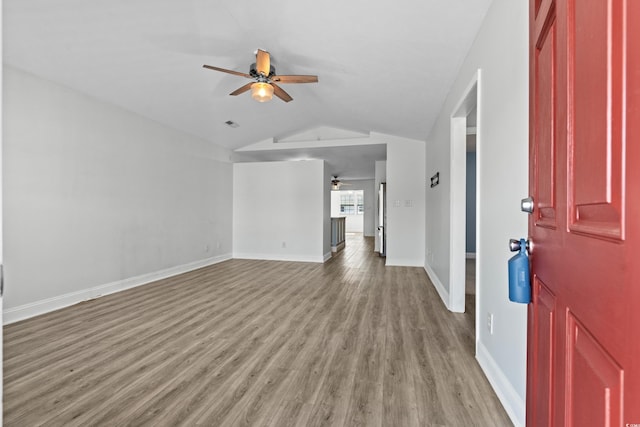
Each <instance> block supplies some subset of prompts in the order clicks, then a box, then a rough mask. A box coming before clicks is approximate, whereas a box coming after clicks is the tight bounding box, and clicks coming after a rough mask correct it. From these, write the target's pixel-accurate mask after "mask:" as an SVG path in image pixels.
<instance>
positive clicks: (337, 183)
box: [331, 175, 351, 190]
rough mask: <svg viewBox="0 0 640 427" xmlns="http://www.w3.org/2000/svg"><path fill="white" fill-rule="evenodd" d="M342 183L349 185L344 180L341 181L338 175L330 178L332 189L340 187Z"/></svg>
mask: <svg viewBox="0 0 640 427" xmlns="http://www.w3.org/2000/svg"><path fill="white" fill-rule="evenodd" d="M343 185H345V186H346V185H351V184H347V183H345V182H342V181H340V180H339V179H338V176H337V175H336V176H334V177H333V179H332V180H331V189H332V190H339V189H340V187H342V186H343Z"/></svg>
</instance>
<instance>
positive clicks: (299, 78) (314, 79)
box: [271, 76, 318, 83]
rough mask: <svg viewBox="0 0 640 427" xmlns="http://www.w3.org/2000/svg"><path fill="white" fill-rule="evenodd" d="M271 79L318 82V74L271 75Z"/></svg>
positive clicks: (279, 81) (276, 80) (277, 80)
mask: <svg viewBox="0 0 640 427" xmlns="http://www.w3.org/2000/svg"><path fill="white" fill-rule="evenodd" d="M271 81H273V82H278V83H318V76H273V77H271Z"/></svg>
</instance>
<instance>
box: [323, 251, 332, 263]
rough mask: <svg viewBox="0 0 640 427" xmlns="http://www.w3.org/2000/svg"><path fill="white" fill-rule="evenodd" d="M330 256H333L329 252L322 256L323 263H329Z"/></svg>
mask: <svg viewBox="0 0 640 427" xmlns="http://www.w3.org/2000/svg"><path fill="white" fill-rule="evenodd" d="M332 256H333V253H332V252H331V251H329V252H327V253H326V254H324V262H327V261H329V260H330V259H331V257H332Z"/></svg>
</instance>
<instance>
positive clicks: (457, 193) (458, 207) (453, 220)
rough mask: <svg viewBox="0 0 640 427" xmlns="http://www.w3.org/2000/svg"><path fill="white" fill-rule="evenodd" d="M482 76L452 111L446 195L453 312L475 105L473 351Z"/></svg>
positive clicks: (460, 294)
mask: <svg viewBox="0 0 640 427" xmlns="http://www.w3.org/2000/svg"><path fill="white" fill-rule="evenodd" d="M481 77H482V70H480V69H478V70H477V71H476V73H475V74H474V75H473V77H472V78H471V81H470V82H469V84H468V85H467V88H466V89H465V91H464V92H463V95H462V97H461V98H460V100H459V101H458V102H457V103H456V105H455V107H454V108H453V110H452V113H451V118H450V120H451V137H450V138H451V139H450V179H451V186H450V197H449V204H450V205H449V211H450V214H449V215H450V220H449V221H450V222H449V301H448V308H449V310H450V311H452V312H455V313H464V311H465V307H464V306H465V268H466V249H465V244H466V240H465V238H466V232H467V231H466V187H467V183H466V174H467V157H466V155H467V116H468V115H469V113H470V112H471V111H473V109H474V108H476V109H477V110H476V114H477V120H476V123H477V124H476V334H475V335H476V340H475V342H476V353H477V346H478V339H479V334H478V327H477V325H479V324H480V323H479V322H480V320H479V311H478V301H479V298H478V297H479V295H480V292H481V283H480V281H479V277H480V276H479V274H478V272H479V266H480V265H481V262H482V253H481V251H480V245H479V244H478V242H479V241H480V226H479V225H480V203H481V200H482V198H481V197H480V196H481V194H480V191H481V190H480V188H481V186H480V183H481V179H482V174H481V173H480V172H481V170H482V169H481V167H482V151H481V147H482V137H481V134H482V132H481V129H482V111H481V96H482V92H481Z"/></svg>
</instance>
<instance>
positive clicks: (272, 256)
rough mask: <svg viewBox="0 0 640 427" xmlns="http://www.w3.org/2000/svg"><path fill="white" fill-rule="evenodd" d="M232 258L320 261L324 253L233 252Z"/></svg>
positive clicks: (322, 260)
mask: <svg viewBox="0 0 640 427" xmlns="http://www.w3.org/2000/svg"><path fill="white" fill-rule="evenodd" d="M233 258H234V259H259V260H263V261H291V262H320V263H323V262H324V261H325V259H324V255H318V256H312V255H275V254H253V253H234V254H233Z"/></svg>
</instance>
